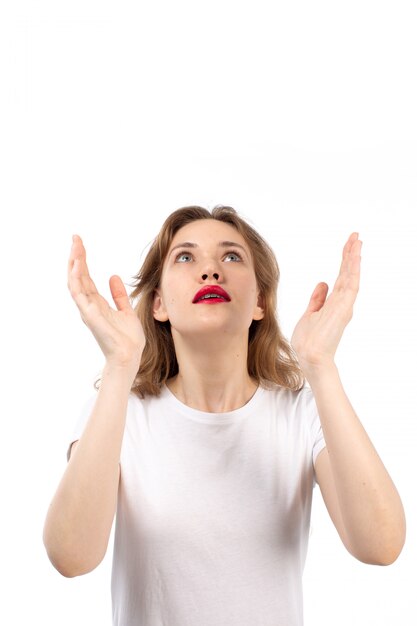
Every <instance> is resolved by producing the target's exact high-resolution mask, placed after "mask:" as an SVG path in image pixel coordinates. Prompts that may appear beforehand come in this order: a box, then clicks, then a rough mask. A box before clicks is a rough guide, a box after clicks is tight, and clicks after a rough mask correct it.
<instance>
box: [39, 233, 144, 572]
mask: <svg viewBox="0 0 417 626" xmlns="http://www.w3.org/2000/svg"><path fill="white" fill-rule="evenodd" d="M68 288H69V289H70V292H71V295H72V297H73V299H74V300H75V303H76V304H77V306H78V308H79V310H80V313H81V317H82V319H83V321H84V323H85V324H86V325H87V326H88V328H89V329H90V330H91V332H92V333H93V335H94V337H95V338H96V340H97V342H98V343H99V345H100V348H101V349H102V351H103V353H104V355H105V357H106V362H105V367H104V369H103V372H102V379H101V384H100V388H99V391H98V395H97V399H96V401H95V404H94V408H93V410H92V412H91V415H90V417H89V420H88V422H87V425H86V427H85V430H84V432H83V434H82V436H81V438H80V439H79V441H78V442H77V445H76V446H75V448H74V446H73V447H72V451H71V452H72V453H71V457H70V460H69V462H68V465H67V468H66V471H65V473H64V475H63V477H62V480H61V482H60V484H59V486H58V489H57V491H56V494H55V496H54V498H53V500H52V502H51V505H50V507H49V510H48V513H47V516H46V520H45V526H44V533H43V540H44V544H45V547H46V550H47V553H48V556H49V558H50V560H51V561H52V563H53V565H54V566H55V567H56V569H57V570H58V571H59V572H60V573H61V574H63V575H64V576H78V575H80V574H85V573H87V572H89V571H91V570H92V569H94V568H95V567H96V566H97V565H98V564H99V563H100V562H101V560H102V559H103V557H104V555H105V553H106V549H107V544H108V540H109V536H110V531H111V527H112V523H113V519H114V513H115V509H116V501H117V490H118V484H119V476H120V469H119V460H120V451H121V446H122V440H123V433H124V428H125V421H126V411H127V403H128V397H129V393H130V389H131V386H132V383H133V380H134V378H135V376H136V373H137V371H138V369H139V365H140V360H141V356H142V351H143V347H144V344H145V338H144V335H143V329H142V325H141V323H140V321H139V318H138V317H137V316H136V313H135V312H134V311H133V309H132V307H131V305H130V303H129V298H128V296H127V293H126V290H125V288H124V285H123V283H122V281H121V279H120V277H119V276H112V277H111V278H110V290H111V293H112V297H113V300H114V302H115V304H116V307H117V310H114V309H112V308H111V307H110V306H109V304H108V303H107V302H106V300H105V299H104V298H103V297H102V296H101V295H100V294H99V293H98V292H97V289H96V286H95V284H94V282H93V281H92V279H91V277H90V274H89V272H88V267H87V262H86V252H85V248H84V246H83V243H82V241H81V239H80V238H79V237H78V236H74V238H73V245H72V248H71V254H70V259H69V263H68Z"/></svg>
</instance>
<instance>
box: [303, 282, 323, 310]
mask: <svg viewBox="0 0 417 626" xmlns="http://www.w3.org/2000/svg"><path fill="white" fill-rule="evenodd" d="M328 291H329V285H328V284H327V283H319V284H318V285H317V286H316V288H315V289H314V291H313V294H312V296H311V298H310V302H309V303H308V307H307V310H306V313H315V312H316V311H320V309H321V308H322V307H323V305H324V303H325V302H326V298H327V294H328Z"/></svg>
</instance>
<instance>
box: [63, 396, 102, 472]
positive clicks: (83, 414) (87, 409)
mask: <svg viewBox="0 0 417 626" xmlns="http://www.w3.org/2000/svg"><path fill="white" fill-rule="evenodd" d="M97 393H98V392H97V391H95V392H94V394H93V395H91V396H90V397H88V398H87V399H86V400H85V402H84V404H83V405H82V406H81V409H80V412H79V414H78V419H77V421H76V423H75V427H74V428H73V430H72V434H71V435H70V437H69V442H68V448H67V461H69V459H70V452H71V446H72V444H73V443H74V441H78V439H79V438H80V437H81V435H82V434H83V432H84V428H85V425H86V424H87V422H88V418H89V417H90V415H91V411H92V410H93V407H94V404H95V401H96V399H97Z"/></svg>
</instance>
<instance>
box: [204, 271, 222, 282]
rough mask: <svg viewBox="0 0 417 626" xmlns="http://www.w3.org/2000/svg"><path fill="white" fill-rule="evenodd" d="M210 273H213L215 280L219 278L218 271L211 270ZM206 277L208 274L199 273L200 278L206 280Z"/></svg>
mask: <svg viewBox="0 0 417 626" xmlns="http://www.w3.org/2000/svg"><path fill="white" fill-rule="evenodd" d="M212 275H213V278H215V279H216V280H219V275H218V273H217V272H213V274H212ZM208 277H209V274H202V275H201V278H202V279H203V280H207V278H208Z"/></svg>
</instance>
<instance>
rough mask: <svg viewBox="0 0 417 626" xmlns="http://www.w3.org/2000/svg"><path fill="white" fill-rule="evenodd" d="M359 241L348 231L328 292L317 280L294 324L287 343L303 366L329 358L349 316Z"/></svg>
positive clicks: (355, 291) (357, 272) (356, 284)
mask: <svg viewBox="0 0 417 626" xmlns="http://www.w3.org/2000/svg"><path fill="white" fill-rule="evenodd" d="M361 247H362V242H361V241H359V239H358V234H357V233H352V234H351V235H350V237H349V239H348V241H347V242H346V244H345V246H344V248H343V259H342V263H341V266H340V272H339V276H338V277H337V280H336V282H335V285H334V288H333V291H332V293H331V294H330V296H329V297H328V298H327V300H326V297H327V294H328V290H329V287H328V285H327V284H326V283H322V282H321V283H319V284H318V285H317V286H316V288H315V290H314V291H313V294H312V296H311V298H310V302H309V305H308V307H307V310H306V311H305V313H304V315H303V316H302V317H301V319H300V321H299V322H298V324H297V325H296V327H295V329H294V332H293V335H292V338H291V344H292V346H293V348H294V350H295V351H296V353H297V355H298V358H299V361H300V363H301V364H302V366H303V365H304V366H305V367H308V366H309V365H312V366H314V365H319V364H321V363H324V362H328V361H331V360H333V358H334V355H335V353H336V350H337V346H338V345H339V342H340V340H341V337H342V335H343V332H344V329H345V328H346V326H347V324H348V323H349V321H350V320H351V318H352V315H353V305H354V303H355V300H356V296H357V294H358V290H359V278H360V260H361V257H360V251H361Z"/></svg>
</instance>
